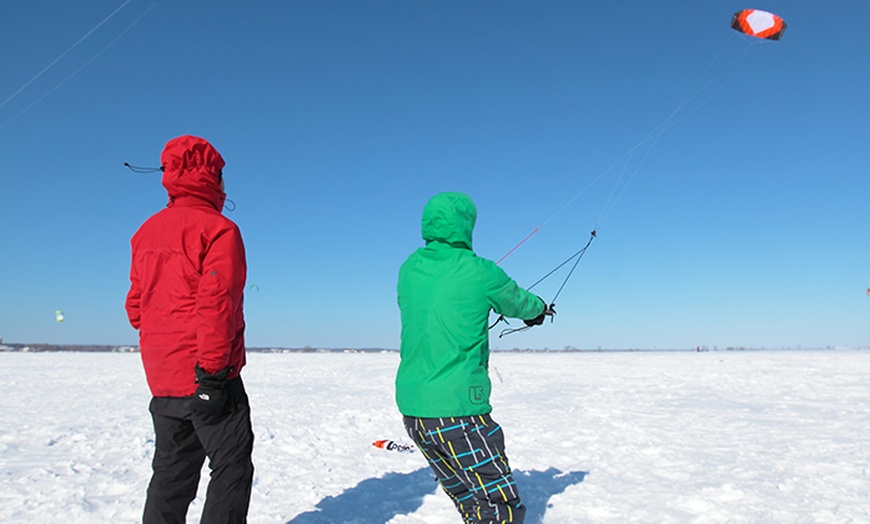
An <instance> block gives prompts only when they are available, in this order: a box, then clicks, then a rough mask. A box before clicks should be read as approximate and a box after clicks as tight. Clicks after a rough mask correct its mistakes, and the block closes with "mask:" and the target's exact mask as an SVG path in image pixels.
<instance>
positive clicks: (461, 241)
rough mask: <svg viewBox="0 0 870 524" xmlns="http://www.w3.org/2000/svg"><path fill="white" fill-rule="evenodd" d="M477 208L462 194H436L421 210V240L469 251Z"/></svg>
mask: <svg viewBox="0 0 870 524" xmlns="http://www.w3.org/2000/svg"><path fill="white" fill-rule="evenodd" d="M476 221H477V208H476V207H475V206H474V202H472V201H471V198H469V196H468V195H466V194H464V193H452V192H447V193H438V194H437V195H435V196H433V197H432V198H431V199H430V200H429V202H428V203H427V204H426V207H424V208H423V240H425V241H426V243H427V244H428V243H429V242H432V241H436V242H444V243H446V244H450V245H451V246H455V247H465V248H466V249H471V233H472V231H473V230H474V223H475V222H476Z"/></svg>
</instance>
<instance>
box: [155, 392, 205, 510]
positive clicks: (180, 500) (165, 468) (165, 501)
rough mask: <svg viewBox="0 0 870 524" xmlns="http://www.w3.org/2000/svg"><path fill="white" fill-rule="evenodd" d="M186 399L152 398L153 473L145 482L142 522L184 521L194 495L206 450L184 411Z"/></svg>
mask: <svg viewBox="0 0 870 524" xmlns="http://www.w3.org/2000/svg"><path fill="white" fill-rule="evenodd" d="M185 403H186V399H181V398H153V399H151V405H150V407H149V410H150V411H151V418H152V419H153V421H154V434H155V450H154V460H153V461H152V469H153V473H152V476H151V482H150V483H149V484H148V495H147V498H146V500H145V511H144V514H143V517H142V521H143V522H144V523H145V524H176V523H177V524H184V522H185V519H186V516H187V509H188V507H189V506H190V503H191V502H192V501H193V499H194V498H195V497H196V488H197V486H198V485H199V477H200V471H201V470H202V464H203V462H204V460H205V450H204V449H203V447H202V444H200V441H199V438H198V437H197V435H196V431H195V430H194V427H193V424H192V423H191V421H190V418H189V416H188V414H187V409H186V406H185Z"/></svg>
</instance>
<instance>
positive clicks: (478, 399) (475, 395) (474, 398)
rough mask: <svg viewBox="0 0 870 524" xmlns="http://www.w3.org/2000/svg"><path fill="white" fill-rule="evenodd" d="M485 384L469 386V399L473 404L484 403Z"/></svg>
mask: <svg viewBox="0 0 870 524" xmlns="http://www.w3.org/2000/svg"><path fill="white" fill-rule="evenodd" d="M484 400H485V398H484V395H483V386H471V387H469V388H468V401H469V402H471V403H472V404H483V402H484Z"/></svg>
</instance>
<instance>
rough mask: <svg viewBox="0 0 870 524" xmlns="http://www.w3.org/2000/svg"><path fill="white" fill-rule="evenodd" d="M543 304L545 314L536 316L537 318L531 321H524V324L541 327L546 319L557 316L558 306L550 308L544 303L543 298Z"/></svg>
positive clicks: (550, 306)
mask: <svg viewBox="0 0 870 524" xmlns="http://www.w3.org/2000/svg"><path fill="white" fill-rule="evenodd" d="M538 298H541V297H538ZM541 302H543V303H544V312H543V313H541V314H540V315H538V316H536V317H535V318H532V319H529V320H523V322H525V323H526V325H527V326H540V325H541V324H543V323H544V319H545V318H547V317H552V316H553V315H555V314H556V304H551V305H549V306H548V305H547V303H546V302H544V299H543V298H541Z"/></svg>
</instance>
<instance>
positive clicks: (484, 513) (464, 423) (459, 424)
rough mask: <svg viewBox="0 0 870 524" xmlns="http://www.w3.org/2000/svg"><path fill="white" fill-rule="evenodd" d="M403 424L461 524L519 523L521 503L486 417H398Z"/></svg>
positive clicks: (498, 436) (498, 435) (497, 434)
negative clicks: (452, 506)
mask: <svg viewBox="0 0 870 524" xmlns="http://www.w3.org/2000/svg"><path fill="white" fill-rule="evenodd" d="M404 423H405V429H406V430H407V431H408V435H409V436H410V437H411V439H413V441H414V443H416V445H417V447H418V448H419V449H420V451H421V452H422V453H423V455H424V456H425V457H426V459H427V460H428V461H429V466H430V467H431V468H432V471H434V472H435V475H436V476H437V477H438V482H440V483H441V487H442V488H443V489H444V491H445V492H446V493H447V495H449V496H450V498H451V499H452V500H453V503H454V504H455V505H456V509H458V510H459V513H460V515H462V519H463V520H462V521H463V522H464V523H469V524H470V523H474V524H477V523H480V524H496V523H498V524H501V523H511V524H513V523H519V524H522V522H523V519H524V518H525V514H526V507H525V506H523V503H522V502H521V501H520V496H519V493H518V492H517V487H516V483H515V482H514V479H513V476H512V475H511V468H510V466H509V465H508V459H507V456H506V455H505V454H504V434H503V433H502V430H501V426H499V425H498V424H497V423H496V422H495V421H494V420H492V417H490V416H489V415H474V416H470V417H446V418H416V417H404Z"/></svg>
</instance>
